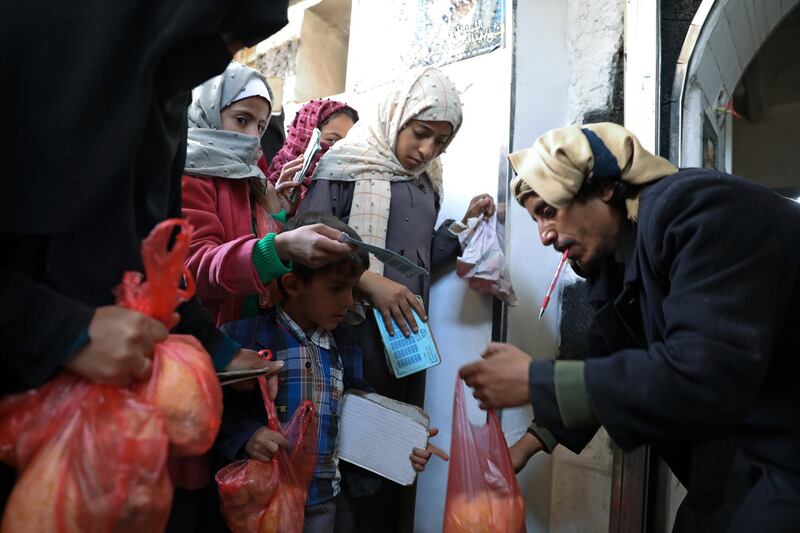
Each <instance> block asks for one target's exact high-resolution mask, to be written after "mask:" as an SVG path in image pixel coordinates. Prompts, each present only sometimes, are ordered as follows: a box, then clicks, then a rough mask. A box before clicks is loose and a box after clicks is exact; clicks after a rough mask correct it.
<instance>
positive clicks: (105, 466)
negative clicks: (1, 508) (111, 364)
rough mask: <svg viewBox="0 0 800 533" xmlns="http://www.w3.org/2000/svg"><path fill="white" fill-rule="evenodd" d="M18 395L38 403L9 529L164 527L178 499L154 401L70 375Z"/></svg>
mask: <svg viewBox="0 0 800 533" xmlns="http://www.w3.org/2000/svg"><path fill="white" fill-rule="evenodd" d="M20 398H23V399H24V402H26V403H28V405H29V406H31V407H33V408H34V409H33V411H32V412H33V416H32V417H31V418H29V419H28V420H27V421H26V423H25V424H23V425H22V426H21V430H22V431H21V433H20V436H21V437H24V438H21V439H20V440H19V441H18V442H17V446H16V447H15V450H14V455H15V459H16V462H17V463H18V465H19V466H20V467H21V468H22V471H21V472H22V474H21V476H20V477H19V479H18V480H17V483H16V485H15V486H14V490H13V491H12V493H11V496H10V497H9V500H8V503H7V506H6V511H5V514H4V515H3V523H2V531H3V532H9V533H11V532H19V531H25V532H42V533H44V532H48V533H49V532H68V533H73V532H74V533H78V532H81V533H94V532H106V531H115V532H128V531H130V532H141V531H161V530H163V529H164V528H165V527H166V522H167V518H168V515H169V508H170V505H171V502H172V486H171V484H170V481H169V477H168V475H167V471H166V459H167V449H168V445H167V437H166V434H165V433H164V427H163V421H162V418H161V416H160V415H159V413H158V411H157V410H156V409H155V408H154V407H152V406H151V405H149V404H147V403H146V402H144V401H143V400H142V399H140V398H139V397H138V396H137V395H136V394H134V393H132V392H131V391H128V390H125V389H120V388H115V387H109V386H103V385H94V384H91V383H89V382H87V381H85V380H83V379H80V378H78V377H76V376H73V375H70V374H67V373H65V374H62V375H61V376H59V377H57V378H56V379H55V380H53V381H52V382H51V383H49V384H48V385H46V386H45V387H42V388H41V389H39V390H37V391H33V392H27V393H22V395H18V396H17V397H16V398H15V397H11V398H10V402H11V403H12V404H13V403H15V402H16V401H17V400H19V399H20ZM4 403H5V400H4ZM17 405H19V404H18V403H17ZM48 407H55V409H54V410H52V411H50V410H48Z"/></svg>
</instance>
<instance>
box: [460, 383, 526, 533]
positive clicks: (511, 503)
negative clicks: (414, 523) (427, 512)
mask: <svg viewBox="0 0 800 533" xmlns="http://www.w3.org/2000/svg"><path fill="white" fill-rule="evenodd" d="M501 531H502V532H507V533H521V532H522V533H524V532H525V503H524V501H523V499H522V493H521V492H520V490H519V485H518V484H517V478H516V476H515V475H514V467H513V466H512V464H511V456H510V455H509V453H508V445H507V444H506V439H505V437H504V436H503V431H502V429H501V428H500V421H499V420H498V418H497V414H495V412H494V411H489V412H488V423H487V424H486V425H483V426H477V425H474V424H472V423H471V422H470V420H469V417H468V416H467V407H466V405H465V403H464V385H463V383H462V381H461V378H456V391H455V397H454V399H453V434H452V437H451V441H450V471H449V474H448V477H447V500H446V503H445V508H444V533H498V532H501Z"/></svg>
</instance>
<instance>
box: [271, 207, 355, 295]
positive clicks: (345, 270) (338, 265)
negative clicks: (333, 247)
mask: <svg viewBox="0 0 800 533" xmlns="http://www.w3.org/2000/svg"><path fill="white" fill-rule="evenodd" d="M314 224H325V225H326V226H328V227H329V228H333V229H335V230H337V231H342V232H344V233H347V234H348V235H349V236H351V237H353V238H354V239H358V240H359V241H360V240H361V237H360V236H359V235H358V233H356V230H354V229H353V228H351V227H350V226H348V225H347V224H345V223H344V222H342V221H341V220H339V219H338V218H336V217H335V216H333V215H330V214H327V213H320V212H317V211H307V212H305V213H302V214H300V215H297V216H295V217H293V218H291V219H289V221H288V222H286V224H285V225H284V226H283V231H291V230H293V229H297V228H301V227H303V226H311V225H314ZM367 269H369V254H368V253H367V252H365V251H364V250H361V249H357V250H356V251H354V252H350V253H348V254H346V255H344V256H343V257H341V258H340V259H337V260H336V261H332V262H330V263H328V264H326V265H323V266H321V267H320V268H311V267H309V266H306V265H301V264H300V263H293V265H292V273H294V274H295V275H297V276H298V277H299V278H300V279H302V280H303V281H309V280H310V279H311V278H313V277H314V276H320V275H322V274H325V273H327V272H330V271H332V270H333V271H336V272H337V273H340V274H345V275H349V274H353V273H356V272H364V271H365V270H367Z"/></svg>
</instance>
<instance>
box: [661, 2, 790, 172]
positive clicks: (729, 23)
mask: <svg viewBox="0 0 800 533" xmlns="http://www.w3.org/2000/svg"><path fill="white" fill-rule="evenodd" d="M797 5H798V0H764V1H756V0H704V1H703V2H702V3H701V4H700V7H699V8H698V10H697V13H696V15H695V17H694V20H693V21H692V25H691V27H690V28H689V31H688V33H687V36H686V39H685V41H684V44H683V48H682V49H681V54H680V56H679V58H678V63H677V65H676V74H675V79H674V83H673V91H672V92H673V95H672V96H673V98H672V101H673V103H672V112H671V121H670V122H671V124H670V156H671V159H672V160H673V161H674V162H675V163H677V164H678V166H681V167H693V166H697V167H700V166H711V167H714V168H718V169H720V170H725V171H728V172H730V171H732V170H733V168H732V167H733V143H732V140H733V139H732V136H733V125H732V117H733V113H732V110H733V109H735V101H734V91H735V89H736V87H737V85H738V84H739V82H740V80H741V79H742V76H743V74H744V73H745V70H746V69H747V67H748V65H750V63H751V61H752V60H753V58H754V57H755V56H756V54H757V53H758V52H759V50H761V48H762V46H763V45H764V43H765V42H766V41H767V39H768V38H769V37H770V35H771V34H772V33H773V31H775V29H776V28H777V27H778V26H779V25H780V24H781V22H782V21H783V20H785V19H786V18H787V17H788V16H789V15H790V13H791V12H792V11H793V10H794V9H795V8H796V7H797ZM787 60H788V57H787Z"/></svg>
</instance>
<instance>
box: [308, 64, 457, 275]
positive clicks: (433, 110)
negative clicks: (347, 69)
mask: <svg viewBox="0 0 800 533" xmlns="http://www.w3.org/2000/svg"><path fill="white" fill-rule="evenodd" d="M411 119H416V120H441V121H445V122H449V123H450V124H451V125H452V126H453V133H452V135H450V138H449V139H448V140H447V144H446V145H445V148H447V146H448V145H449V144H450V142H451V141H452V140H453V138H454V137H455V135H456V132H458V129H459V128H460V127H461V99H460V98H459V95H458V90H456V87H455V85H454V84H453V82H452V81H450V79H449V78H448V77H447V76H445V75H444V74H443V73H442V72H441V71H439V70H437V69H435V68H432V67H429V68H426V69H425V70H423V71H422V72H420V73H417V74H414V75H412V76H410V77H408V78H407V79H405V80H404V81H402V82H400V83H398V84H397V85H395V87H394V88H393V89H392V90H391V91H390V92H389V94H388V95H387V96H386V99H385V100H384V101H383V103H382V104H381V105H380V106H379V107H378V109H377V113H376V114H375V115H373V116H372V117H368V118H362V119H361V120H359V121H358V122H357V123H356V125H355V126H353V128H352V129H351V130H350V131H349V132H348V134H347V136H346V137H345V138H344V139H342V140H341V141H339V142H338V143H336V144H335V145H334V146H333V147H332V148H331V149H330V150H329V151H328V152H327V153H326V154H325V155H324V156H323V157H322V159H320V161H319V164H318V165H317V169H316V170H315V171H314V176H313V179H315V180H317V179H320V180H333V181H355V182H356V184H355V188H354V191H353V204H352V206H351V208H350V220H349V225H350V226H351V227H352V228H353V229H354V230H356V231H357V232H358V233H359V235H361V238H362V239H364V242H367V243H369V244H373V245H375V246H380V247H382V248H383V247H385V246H386V231H387V228H388V223H389V206H390V205H391V199H392V190H391V184H392V182H396V181H410V180H415V179H417V178H418V177H419V176H420V175H421V174H422V173H423V172H427V174H428V177H429V178H430V180H431V184H432V185H433V188H434V190H435V191H436V192H437V193H439V195H440V197H441V195H442V192H443V191H442V167H441V164H440V162H439V158H438V157H437V158H435V159H434V160H432V161H430V162H429V163H428V164H427V165H424V166H422V167H420V168H416V169H414V170H413V171H411V170H407V169H406V168H404V167H403V165H401V164H400V161H398V159H397V156H396V155H395V147H396V145H397V134H398V133H399V132H400V130H401V129H403V127H404V126H405V125H406V124H407V123H408V121H409V120H411ZM370 270H371V271H373V272H375V273H377V274H383V263H381V262H380V261H378V260H377V259H375V258H374V257H370Z"/></svg>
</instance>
